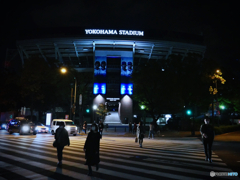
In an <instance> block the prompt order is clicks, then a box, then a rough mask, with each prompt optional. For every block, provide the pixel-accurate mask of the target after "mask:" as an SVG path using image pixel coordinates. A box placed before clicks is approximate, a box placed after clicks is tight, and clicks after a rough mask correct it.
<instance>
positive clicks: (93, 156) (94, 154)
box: [83, 124, 101, 176]
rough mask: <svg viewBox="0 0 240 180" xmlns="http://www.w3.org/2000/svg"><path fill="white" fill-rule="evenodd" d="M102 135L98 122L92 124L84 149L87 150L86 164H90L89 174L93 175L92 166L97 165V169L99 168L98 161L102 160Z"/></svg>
mask: <svg viewBox="0 0 240 180" xmlns="http://www.w3.org/2000/svg"><path fill="white" fill-rule="evenodd" d="M100 138H101V135H100V133H99V132H98V128H97V125H96V124H92V126H91V131H90V132H89V133H88V136H87V139H86V141H85V145H84V148H83V150H84V151H85V159H86V163H85V165H88V175H89V176H91V175H92V167H91V166H94V165H96V170H98V168H99V166H98V163H99V162H100V158H99V144H100Z"/></svg>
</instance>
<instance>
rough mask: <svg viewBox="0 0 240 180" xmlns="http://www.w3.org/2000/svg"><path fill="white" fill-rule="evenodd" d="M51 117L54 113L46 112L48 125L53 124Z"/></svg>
mask: <svg viewBox="0 0 240 180" xmlns="http://www.w3.org/2000/svg"><path fill="white" fill-rule="evenodd" d="M51 119H52V113H47V114H46V125H47V126H48V125H49V126H50V125H51Z"/></svg>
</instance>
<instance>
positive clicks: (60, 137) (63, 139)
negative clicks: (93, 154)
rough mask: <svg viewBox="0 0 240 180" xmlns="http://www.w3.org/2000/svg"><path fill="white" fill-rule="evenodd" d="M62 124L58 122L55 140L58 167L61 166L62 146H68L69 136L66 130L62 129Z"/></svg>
mask: <svg viewBox="0 0 240 180" xmlns="http://www.w3.org/2000/svg"><path fill="white" fill-rule="evenodd" d="M64 127H65V124H64V122H59V128H57V130H56V134H55V139H56V141H57V144H58V145H57V157H58V164H57V165H58V166H61V165H62V151H63V148H64V146H66V145H68V146H70V141H69V136H68V132H67V130H66V129H65V128H64Z"/></svg>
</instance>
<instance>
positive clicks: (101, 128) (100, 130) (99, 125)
mask: <svg viewBox="0 0 240 180" xmlns="http://www.w3.org/2000/svg"><path fill="white" fill-rule="evenodd" d="M103 128H104V125H103V123H102V121H99V124H98V129H99V133H100V135H101V138H102V131H103Z"/></svg>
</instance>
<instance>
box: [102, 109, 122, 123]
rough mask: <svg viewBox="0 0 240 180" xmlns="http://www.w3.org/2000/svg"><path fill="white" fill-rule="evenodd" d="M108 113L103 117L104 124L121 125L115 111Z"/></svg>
mask: <svg viewBox="0 0 240 180" xmlns="http://www.w3.org/2000/svg"><path fill="white" fill-rule="evenodd" d="M109 113H110V115H108V116H106V117H105V121H104V122H103V123H104V124H108V125H109V126H113V125H122V122H121V120H120V117H119V115H118V112H117V111H110V112H109Z"/></svg>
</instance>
